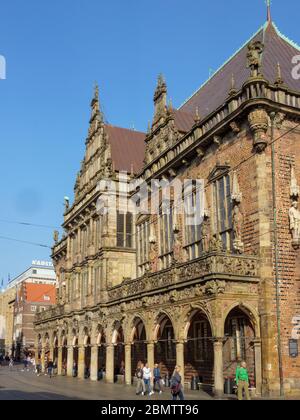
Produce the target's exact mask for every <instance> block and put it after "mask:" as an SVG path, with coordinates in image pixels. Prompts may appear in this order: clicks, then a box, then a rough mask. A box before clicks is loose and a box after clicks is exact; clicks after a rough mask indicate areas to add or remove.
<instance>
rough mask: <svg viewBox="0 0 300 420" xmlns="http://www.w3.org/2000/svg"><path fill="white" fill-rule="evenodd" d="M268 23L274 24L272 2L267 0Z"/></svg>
mask: <svg viewBox="0 0 300 420" xmlns="http://www.w3.org/2000/svg"><path fill="white" fill-rule="evenodd" d="M267 22H268V23H271V22H272V15H271V0H267Z"/></svg>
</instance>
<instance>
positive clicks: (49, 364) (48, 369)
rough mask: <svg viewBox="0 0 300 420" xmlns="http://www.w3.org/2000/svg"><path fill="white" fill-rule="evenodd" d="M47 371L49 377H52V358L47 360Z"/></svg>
mask: <svg viewBox="0 0 300 420" xmlns="http://www.w3.org/2000/svg"><path fill="white" fill-rule="evenodd" d="M47 372H48V376H49V378H52V376H53V362H52V360H49V362H48V365H47Z"/></svg>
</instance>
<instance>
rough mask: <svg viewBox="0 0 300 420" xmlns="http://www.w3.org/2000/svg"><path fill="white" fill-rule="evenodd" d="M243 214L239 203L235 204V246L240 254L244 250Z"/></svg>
mask: <svg viewBox="0 0 300 420" xmlns="http://www.w3.org/2000/svg"><path fill="white" fill-rule="evenodd" d="M242 227H243V215H242V213H241V211H240V207H239V206H238V205H236V206H234V208H233V213H232V230H233V248H234V250H235V251H236V252H238V253H239V254H242V253H243V252H244V244H243V242H242Z"/></svg>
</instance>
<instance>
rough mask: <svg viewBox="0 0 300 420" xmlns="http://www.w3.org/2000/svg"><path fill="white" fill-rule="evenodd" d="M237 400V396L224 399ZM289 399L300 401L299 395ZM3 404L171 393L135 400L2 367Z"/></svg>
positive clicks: (192, 395)
mask: <svg viewBox="0 0 300 420" xmlns="http://www.w3.org/2000/svg"><path fill="white" fill-rule="evenodd" d="M185 397H186V400H213V399H214V398H212V397H211V396H210V395H208V394H206V393H204V392H201V391H198V392H191V391H189V392H186V393H185ZM224 399H227V400H235V399H236V397H235V396H231V397H229V398H224ZM286 399H297V400H300V395H298V396H294V397H291V396H290V397H287V398H286ZM0 400H96V401H97V400H103V401H104V400H109V401H113V400H115V401H117V400H127V401H130V400H145V401H149V400H153V401H163V400H171V396H170V391H169V389H166V390H165V392H164V393H163V394H162V395H158V394H157V393H155V395H152V396H151V397H149V396H145V397H142V396H136V395H135V388H134V387H128V386H124V385H118V384H115V385H111V384H106V383H104V382H92V381H90V380H80V379H77V378H69V377H62V376H57V377H54V378H51V379H50V378H49V377H48V376H45V375H41V376H39V377H37V376H36V375H35V373H33V372H32V371H29V372H24V371H22V366H15V367H14V368H13V371H10V370H9V368H8V367H0Z"/></svg>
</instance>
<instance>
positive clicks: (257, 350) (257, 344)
mask: <svg viewBox="0 0 300 420" xmlns="http://www.w3.org/2000/svg"><path fill="white" fill-rule="evenodd" d="M253 343H254V358H255V383H256V394H257V395H261V393H262V364H261V340H260V339H256V340H254V342H253Z"/></svg>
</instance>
